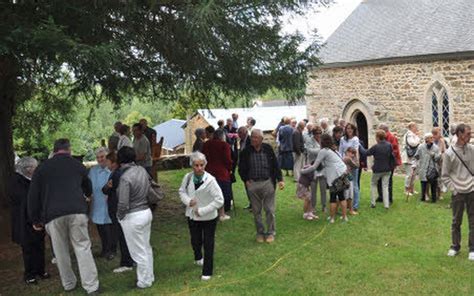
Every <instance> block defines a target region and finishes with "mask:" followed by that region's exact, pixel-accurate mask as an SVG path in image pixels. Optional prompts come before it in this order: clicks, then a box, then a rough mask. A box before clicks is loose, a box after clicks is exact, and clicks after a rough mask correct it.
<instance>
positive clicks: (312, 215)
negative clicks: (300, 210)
mask: <svg viewBox="0 0 474 296" xmlns="http://www.w3.org/2000/svg"><path fill="white" fill-rule="evenodd" d="M308 214H309V215H310V216H311V217H313V219H314V220H319V217H318V216H317V215H315V214H314V213H312V212H310V213H308Z"/></svg>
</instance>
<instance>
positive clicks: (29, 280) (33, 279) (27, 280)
mask: <svg viewBox="0 0 474 296" xmlns="http://www.w3.org/2000/svg"><path fill="white" fill-rule="evenodd" d="M25 283H26V284H27V285H37V284H38V281H37V280H36V279H35V278H29V279H26V280H25Z"/></svg>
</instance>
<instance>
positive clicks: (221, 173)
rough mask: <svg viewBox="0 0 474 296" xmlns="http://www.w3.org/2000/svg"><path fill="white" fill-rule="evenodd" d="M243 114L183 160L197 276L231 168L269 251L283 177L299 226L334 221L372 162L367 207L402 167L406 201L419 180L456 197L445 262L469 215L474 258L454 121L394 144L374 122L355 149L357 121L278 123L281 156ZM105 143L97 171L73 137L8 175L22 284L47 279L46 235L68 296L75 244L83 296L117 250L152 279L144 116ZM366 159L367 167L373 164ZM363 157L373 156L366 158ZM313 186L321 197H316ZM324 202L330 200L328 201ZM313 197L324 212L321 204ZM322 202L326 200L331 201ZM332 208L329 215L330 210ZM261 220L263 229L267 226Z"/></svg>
mask: <svg viewBox="0 0 474 296" xmlns="http://www.w3.org/2000/svg"><path fill="white" fill-rule="evenodd" d="M238 119H239V116H238V114H232V115H231V117H230V118H228V119H227V120H225V121H224V120H219V122H218V127H217V128H214V127H212V126H208V127H206V128H205V129H196V131H195V136H196V140H195V143H194V145H193V152H192V153H191V154H190V166H191V168H192V170H191V172H190V173H188V174H186V175H185V176H184V178H183V180H182V183H181V186H180V188H179V196H180V199H181V201H182V203H183V205H184V207H185V208H186V209H185V211H184V215H185V216H186V219H187V224H188V227H189V232H190V238H191V246H192V250H193V253H194V263H195V264H196V265H198V266H201V267H202V273H201V279H202V280H209V279H211V277H212V275H213V257H214V241H215V233H216V227H217V225H218V222H225V221H227V220H229V219H231V216H230V213H229V212H230V211H231V210H232V207H233V206H234V207H235V204H234V201H233V199H234V193H233V184H234V183H235V182H237V178H236V174H237V172H238V174H239V176H240V179H241V180H242V182H243V183H244V188H245V193H246V196H247V198H248V206H246V207H245V208H246V209H249V210H250V211H251V212H252V214H253V217H254V223H255V235H256V236H255V239H256V241H257V242H258V243H263V242H267V243H273V242H274V241H275V238H276V233H277V232H276V200H275V195H276V190H277V189H279V190H284V189H285V182H284V178H283V174H282V171H285V172H286V175H287V176H291V177H289V178H287V180H288V179H293V181H294V182H296V197H297V198H299V199H301V200H303V219H305V220H309V221H314V220H318V219H319V216H318V215H321V214H323V213H327V212H329V213H328V220H329V223H331V224H332V223H335V221H336V216H337V213H338V210H339V211H340V213H341V220H342V221H343V222H347V221H348V220H349V216H355V215H358V214H359V211H360V209H361V206H360V197H361V186H360V178H361V173H362V171H364V170H367V168H368V166H369V163H370V164H371V170H372V176H371V183H370V184H371V185H370V205H371V207H372V208H375V207H376V204H377V202H378V201H379V202H382V203H383V207H384V208H385V209H386V210H388V209H389V208H390V206H391V204H392V203H393V202H394V199H393V196H394V195H393V186H392V184H393V175H394V172H395V171H396V168H397V167H398V166H402V165H403V168H404V171H405V175H406V176H405V194H406V196H407V197H409V196H412V195H414V194H417V192H415V190H414V186H413V184H414V180H415V178H416V176H418V177H419V180H420V183H421V189H422V190H421V191H422V192H421V195H420V199H421V201H427V200H428V197H430V198H431V201H432V202H436V201H437V200H438V198H440V193H441V192H447V191H448V190H449V191H451V192H452V194H453V196H452V203H451V205H452V210H453V222H452V245H451V247H450V249H449V251H448V256H455V255H457V254H458V253H459V251H460V247H461V245H460V241H461V231H460V229H461V222H462V216H463V212H464V209H466V211H467V214H468V219H469V230H470V231H469V260H474V176H473V171H474V146H473V145H471V144H469V142H470V139H471V128H470V127H469V126H468V125H465V124H458V125H457V126H456V127H454V128H453V130H452V137H451V139H449V141H448V140H446V139H444V138H443V137H442V134H441V131H440V129H439V128H437V127H435V128H434V129H433V131H432V133H427V134H425V135H424V136H423V141H421V140H420V136H419V132H418V129H417V125H416V124H415V123H410V124H409V125H408V127H407V128H408V131H407V132H406V134H405V135H404V136H403V137H402V139H401V145H400V144H399V142H398V139H397V135H396V134H395V133H391V132H390V129H389V127H388V125H386V124H380V125H379V127H378V129H377V130H376V132H375V141H374V143H375V144H374V145H373V146H371V147H370V148H366V147H368V143H362V141H361V140H360V139H359V138H358V129H357V127H356V126H355V125H354V124H352V123H346V122H345V121H344V120H341V119H336V120H334V121H333V122H332V126H331V125H330V123H329V120H328V119H327V118H322V119H320V120H319V121H317V122H309V121H308V120H302V121H299V122H298V121H297V120H295V119H292V118H289V117H285V118H282V119H281V121H280V123H279V124H278V126H277V128H276V129H275V130H274V131H273V133H272V135H273V137H274V139H275V141H276V148H275V147H274V146H272V145H271V143H268V141H264V138H265V135H264V133H263V131H262V130H260V129H258V128H256V127H255V126H256V120H255V119H254V118H248V119H247V124H246V125H243V126H240V125H239V123H238ZM114 129H115V131H114V133H113V134H112V136H111V137H110V138H109V141H108V147H100V148H98V149H97V150H96V159H97V165H95V166H93V167H91V168H90V169H86V168H85V167H84V165H83V164H81V163H80V162H79V161H77V160H75V159H74V158H72V156H71V146H70V143H69V140H67V139H59V140H57V141H56V142H55V144H54V149H53V153H52V155H51V157H50V159H48V160H46V161H44V162H42V163H41V165H40V166H38V162H37V160H35V159H34V158H31V157H23V158H21V159H19V161H18V163H17V173H16V174H15V175H14V176H13V178H12V182H11V184H12V186H11V188H12V190H11V192H12V196H11V200H12V202H13V207H12V210H13V213H12V218H13V223H12V225H13V240H14V241H15V242H17V243H18V244H20V245H21V246H22V251H23V260H24V269H25V271H24V280H25V282H26V283H27V284H34V283H36V282H37V279H46V278H49V277H50V276H49V274H48V273H47V272H46V271H45V255H44V252H45V248H44V245H45V232H47V233H48V235H49V237H50V238H51V245H52V250H53V253H54V257H55V260H56V262H57V267H58V269H59V274H60V278H61V283H62V285H63V287H64V289H65V290H66V291H71V290H74V289H75V288H76V286H77V278H76V276H75V274H74V272H73V269H72V265H71V259H70V250H69V244H71V245H72V247H73V250H74V253H75V256H76V258H77V264H78V267H79V273H80V278H81V284H82V287H83V288H84V289H85V290H86V291H87V293H88V294H92V295H94V294H97V293H98V292H99V280H98V272H97V268H96V265H95V259H94V257H96V258H97V257H102V258H105V259H107V260H112V259H113V258H114V257H115V256H116V255H117V253H118V252H117V249H118V247H119V250H120V256H121V258H120V266H118V267H117V268H116V269H114V272H117V273H120V272H127V271H131V270H133V268H134V267H136V274H137V281H136V286H137V287H138V288H148V287H150V286H152V285H153V282H154V281H155V278H154V272H153V249H152V247H151V244H150V235H151V223H152V220H153V214H152V210H153V207H150V203H149V199H148V195H149V192H150V190H151V187H152V184H153V182H152V180H153V177H152V176H153V173H154V172H153V169H152V149H153V144H154V143H156V139H157V135H156V132H155V131H154V130H153V129H151V128H149V127H148V126H147V122H146V120H141V121H140V122H139V123H137V124H134V125H133V126H132V132H133V141H132V140H131V139H130V127H128V126H127V125H125V124H122V123H120V122H117V123H116V124H115V125H114ZM369 157H372V158H373V160H370V158H369ZM368 159H369V160H368ZM318 187H319V190H318ZM328 195H329V198H327V197H328ZM318 200H319V204H320V206H319V208H318ZM328 200H329V204H328ZM328 209H329V211H328ZM263 212H264V214H265V222H264V221H263V217H262V216H263ZM89 220H90V221H91V222H92V223H93V224H95V225H96V227H97V232H98V233H99V237H100V243H101V251H100V253H98V254H95V256H94V255H93V254H92V252H91V239H90V237H89V232H88V223H89Z"/></svg>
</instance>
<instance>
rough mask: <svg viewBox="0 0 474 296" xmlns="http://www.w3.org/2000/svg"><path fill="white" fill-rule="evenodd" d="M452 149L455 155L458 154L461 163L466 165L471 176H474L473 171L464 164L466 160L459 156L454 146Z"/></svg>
mask: <svg viewBox="0 0 474 296" xmlns="http://www.w3.org/2000/svg"><path fill="white" fill-rule="evenodd" d="M451 149H452V150H453V152H454V154H456V156H457V157H458V158H459V160H460V161H461V163H462V164H463V165H464V167H465V168H466V170H467V171H468V172H469V173H470V174H471V176H474V174H473V173H472V171H471V169H470V168H469V167H468V166H467V164H466V163H465V162H464V160H462V158H461V157H460V156H459V154H458V153H457V152H456V150H454V148H453V146H451Z"/></svg>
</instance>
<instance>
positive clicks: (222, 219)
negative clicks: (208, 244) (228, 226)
mask: <svg viewBox="0 0 474 296" xmlns="http://www.w3.org/2000/svg"><path fill="white" fill-rule="evenodd" d="M219 220H220V221H227V220H230V216H229V215H223V216H220V217H219Z"/></svg>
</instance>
